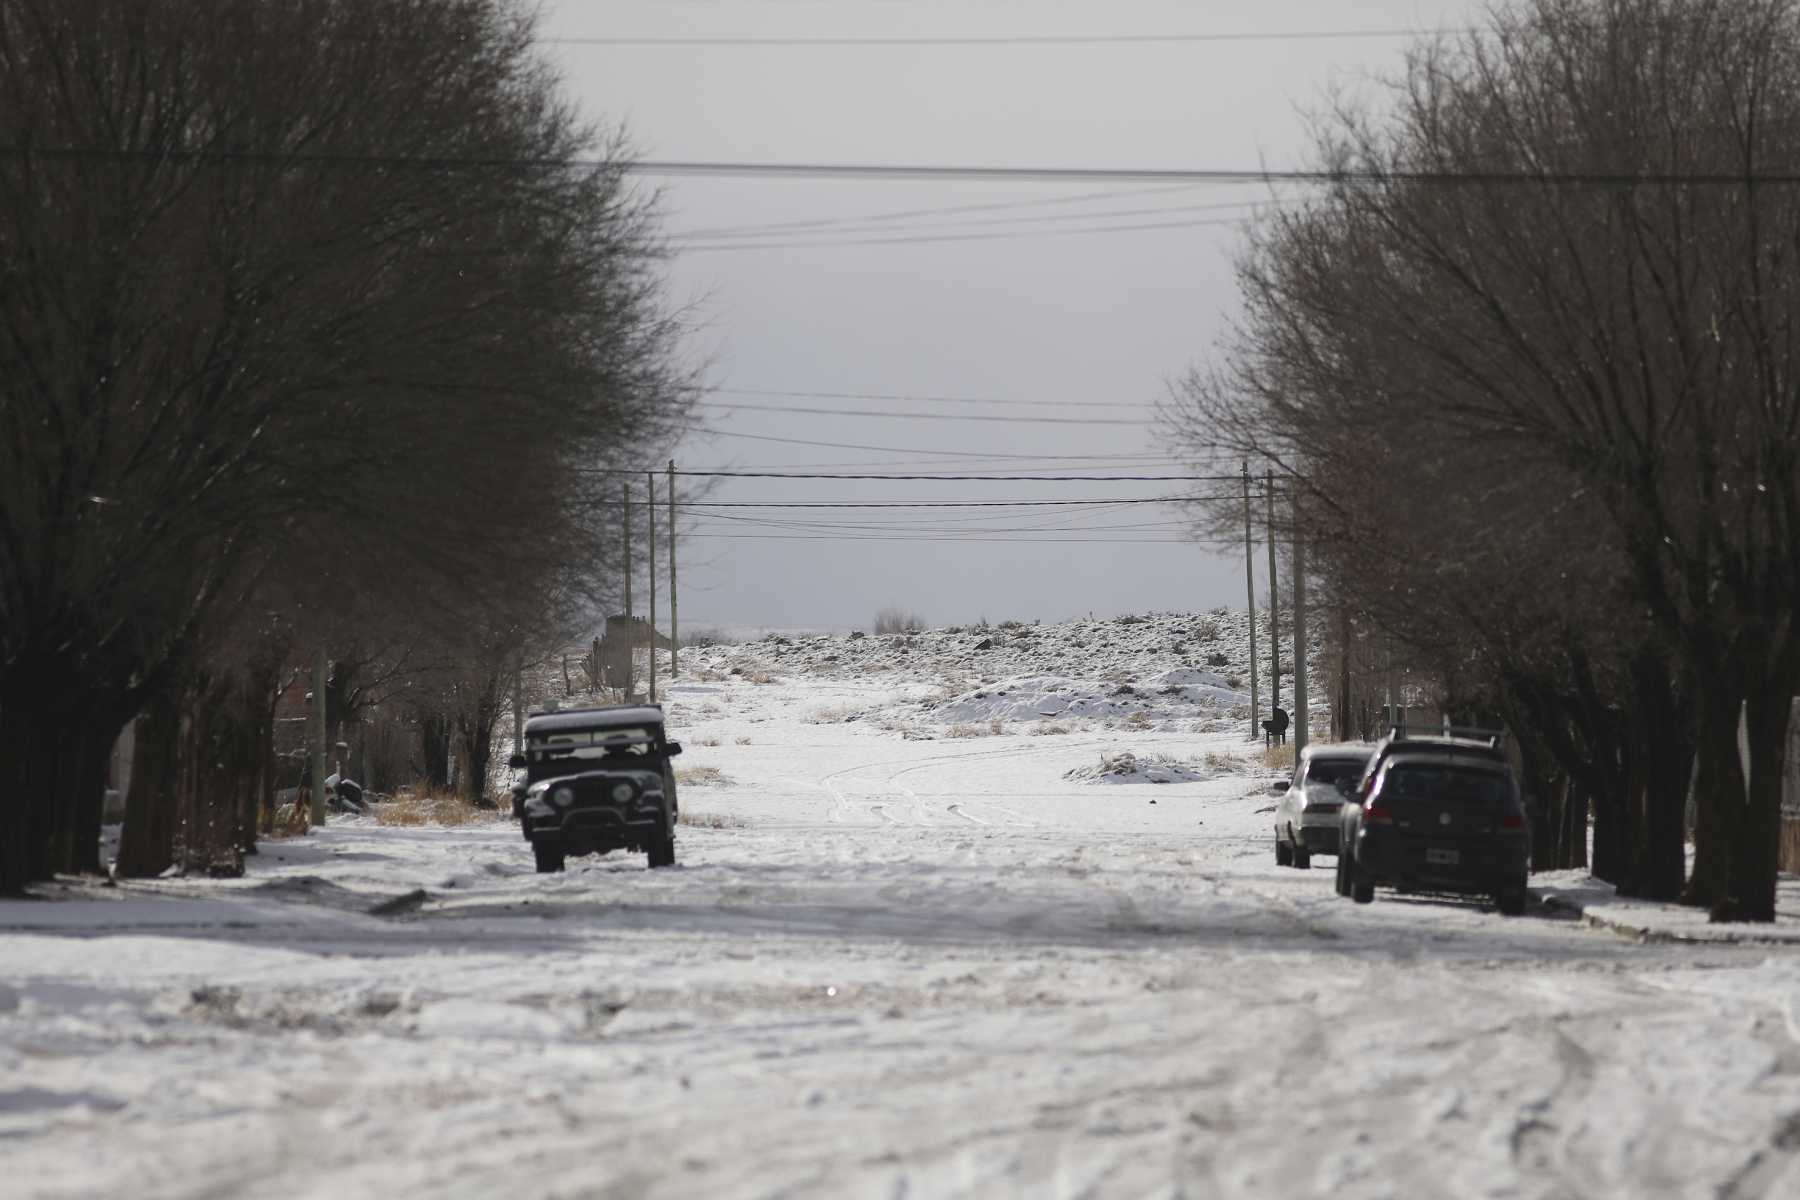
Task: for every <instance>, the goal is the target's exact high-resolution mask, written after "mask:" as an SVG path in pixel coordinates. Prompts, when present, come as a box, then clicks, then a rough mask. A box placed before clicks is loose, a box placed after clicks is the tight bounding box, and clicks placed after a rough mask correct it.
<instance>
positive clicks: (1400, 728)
mask: <svg viewBox="0 0 1800 1200" xmlns="http://www.w3.org/2000/svg"><path fill="white" fill-rule="evenodd" d="M1388 738H1389V740H1390V741H1395V742H1409V741H1419V740H1425V739H1432V738H1436V739H1443V738H1453V739H1455V740H1457V741H1464V742H1480V743H1483V744H1485V745H1488V746H1491V747H1493V748H1494V749H1496V750H1498V749H1500V748H1501V747H1502V746H1504V745H1505V744H1506V730H1504V729H1485V728H1482V727H1480V726H1476V725H1433V726H1428V727H1427V728H1424V729H1408V728H1407V727H1406V723H1405V722H1404V721H1402V722H1400V723H1399V724H1398V725H1392V726H1390V727H1389V728H1388Z"/></svg>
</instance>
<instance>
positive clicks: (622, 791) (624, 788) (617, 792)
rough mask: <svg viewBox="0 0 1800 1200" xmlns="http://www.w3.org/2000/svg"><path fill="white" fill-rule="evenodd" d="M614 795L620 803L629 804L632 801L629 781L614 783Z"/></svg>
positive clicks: (614, 798)
mask: <svg viewBox="0 0 1800 1200" xmlns="http://www.w3.org/2000/svg"><path fill="white" fill-rule="evenodd" d="M612 797H613V800H615V801H616V802H617V803H619V804H629V803H630V802H631V785H630V784H629V783H615V784H613V791H612Z"/></svg>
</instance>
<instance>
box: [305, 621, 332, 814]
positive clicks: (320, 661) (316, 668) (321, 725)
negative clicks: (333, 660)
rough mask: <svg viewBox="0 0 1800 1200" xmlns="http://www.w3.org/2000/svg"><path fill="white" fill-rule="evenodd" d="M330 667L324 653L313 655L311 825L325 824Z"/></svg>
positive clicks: (321, 651) (319, 652)
mask: <svg viewBox="0 0 1800 1200" xmlns="http://www.w3.org/2000/svg"><path fill="white" fill-rule="evenodd" d="M329 671H330V665H329V664H328V663H327V662H326V661H325V651H323V650H320V651H318V652H316V653H315V654H314V655H313V703H312V722H311V729H310V732H311V734H312V739H311V740H312V823H313V824H314V825H323V824H324V823H325V776H326V774H327V771H326V769H325V684H326V682H327V680H326V677H327V675H328V674H329Z"/></svg>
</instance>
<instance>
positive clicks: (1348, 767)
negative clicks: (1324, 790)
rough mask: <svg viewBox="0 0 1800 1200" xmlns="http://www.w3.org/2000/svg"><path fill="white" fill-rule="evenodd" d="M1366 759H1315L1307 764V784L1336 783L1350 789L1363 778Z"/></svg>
mask: <svg viewBox="0 0 1800 1200" xmlns="http://www.w3.org/2000/svg"><path fill="white" fill-rule="evenodd" d="M1367 764H1368V760H1367V759H1365V758H1315V759H1311V760H1309V761H1308V762H1307V764H1306V782H1308V783H1335V784H1337V785H1338V786H1339V787H1349V786H1350V785H1351V784H1353V783H1355V782H1356V781H1357V780H1358V779H1361V778H1362V773H1363V767H1364V766H1366V765H1367Z"/></svg>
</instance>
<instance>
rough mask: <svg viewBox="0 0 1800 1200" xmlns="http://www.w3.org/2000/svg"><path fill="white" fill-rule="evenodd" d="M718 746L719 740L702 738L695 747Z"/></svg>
mask: <svg viewBox="0 0 1800 1200" xmlns="http://www.w3.org/2000/svg"><path fill="white" fill-rule="evenodd" d="M718 744H719V739H718V738H701V739H700V740H699V741H697V742H695V743H694V745H696V746H716V745H718Z"/></svg>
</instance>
